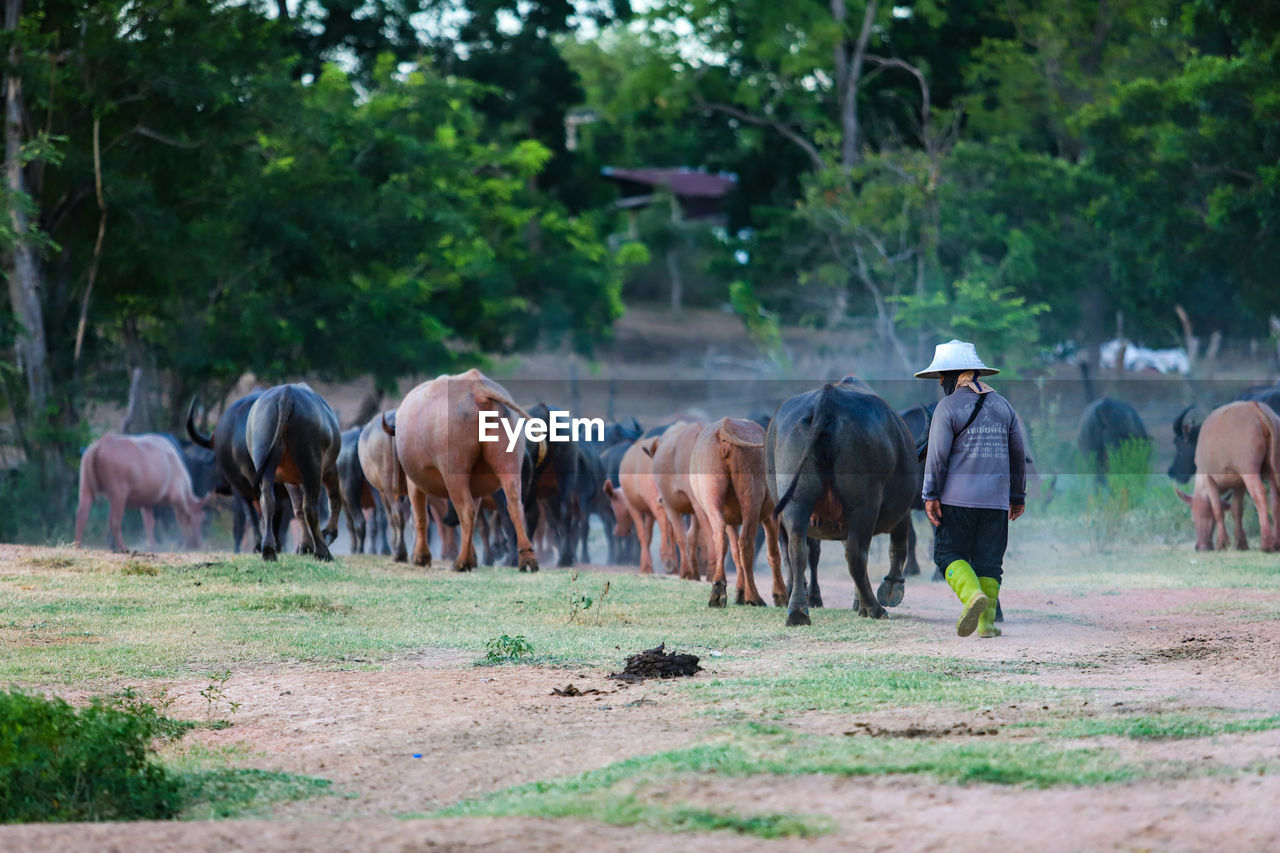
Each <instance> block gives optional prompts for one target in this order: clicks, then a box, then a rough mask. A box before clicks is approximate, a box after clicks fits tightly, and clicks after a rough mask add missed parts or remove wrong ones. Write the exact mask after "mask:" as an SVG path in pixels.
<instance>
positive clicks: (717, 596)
mask: <svg viewBox="0 0 1280 853" xmlns="http://www.w3.org/2000/svg"><path fill="white" fill-rule="evenodd" d="M728 603H729V596H728V595H726V594H725V586H724V581H716V582H715V583H713V584H712V585H711V600H710V601H708V602H707V606H708V607H724V606H725V605H727V604H728Z"/></svg>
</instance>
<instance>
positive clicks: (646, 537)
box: [628, 507, 655, 575]
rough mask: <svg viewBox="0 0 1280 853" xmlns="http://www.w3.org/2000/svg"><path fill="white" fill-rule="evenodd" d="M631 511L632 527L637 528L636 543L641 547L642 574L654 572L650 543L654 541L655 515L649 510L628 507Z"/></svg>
mask: <svg viewBox="0 0 1280 853" xmlns="http://www.w3.org/2000/svg"><path fill="white" fill-rule="evenodd" d="M628 511H629V512H630V513H631V522H632V527H634V528H635V530H636V544H637V545H638V546H639V547H640V574H642V575H651V574H653V555H652V554H650V553H649V544H650V543H651V542H652V541H653V522H654V520H655V519H654V517H653V516H652V515H650V514H649V513H647V512H640V511H639V510H637V509H635V508H634V507H628Z"/></svg>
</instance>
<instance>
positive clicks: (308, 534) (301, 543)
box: [280, 486, 316, 554]
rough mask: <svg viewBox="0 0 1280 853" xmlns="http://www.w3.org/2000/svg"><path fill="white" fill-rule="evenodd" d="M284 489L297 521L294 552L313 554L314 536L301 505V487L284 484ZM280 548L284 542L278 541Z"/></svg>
mask: <svg viewBox="0 0 1280 853" xmlns="http://www.w3.org/2000/svg"><path fill="white" fill-rule="evenodd" d="M284 488H285V491H286V492H287V493H288V496H289V507H290V508H291V510H292V511H293V520H294V521H296V522H297V523H298V544H297V547H295V548H294V553H295V554H314V553H315V552H316V537H315V536H314V535H313V534H312V531H311V527H310V525H308V524H307V513H306V511H305V510H304V509H303V507H302V489H301V487H299V486H285V487H284ZM280 550H281V551H283V550H284V542H283V541H281V543H280Z"/></svg>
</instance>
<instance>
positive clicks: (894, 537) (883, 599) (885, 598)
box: [876, 513, 918, 607]
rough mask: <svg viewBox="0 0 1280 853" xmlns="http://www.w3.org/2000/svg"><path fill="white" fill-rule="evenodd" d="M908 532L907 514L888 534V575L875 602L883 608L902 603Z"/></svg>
mask: <svg viewBox="0 0 1280 853" xmlns="http://www.w3.org/2000/svg"><path fill="white" fill-rule="evenodd" d="M910 531H911V514H910V513H908V514H907V515H906V516H905V517H904V518H903V519H902V521H900V522H898V525H897V526H896V527H894V528H893V530H892V531H891V532H890V533H889V574H887V575H885V577H884V580H883V581H882V582H881V583H880V588H879V589H877V590H876V600H877V601H879V602H880V603H881V604H883V605H884V606H885V607H897V606H898V605H899V604H901V603H902V595H903V592H904V591H905V587H906V582H905V580H904V579H903V571H902V567H903V566H904V565H905V564H906V562H907V559H908V555H909V554H910V542H911V535H910ZM917 571H918V570H917Z"/></svg>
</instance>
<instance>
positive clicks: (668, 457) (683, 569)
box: [653, 421, 705, 581]
mask: <svg viewBox="0 0 1280 853" xmlns="http://www.w3.org/2000/svg"><path fill="white" fill-rule="evenodd" d="M703 426H705V424H702V423H699V422H698V421H692V422H680V423H675V424H672V425H671V428H670V429H668V430H667V431H666V432H664V433H663V434H662V437H661V438H660V439H658V446H657V447H656V448H655V449H654V450H653V477H654V479H655V480H656V481H657V483H658V494H660V495H661V496H662V509H663V511H664V512H666V514H667V521H668V523H669V525H670V529H671V532H672V534H674V536H675V541H676V545H677V546H678V547H679V549H680V577H682V578H685V579H686V580H695V581H696V580H699V579H700V578H701V576H702V571H701V568H700V565H699V562H698V546H699V544H701V542H702V539H701V537H702V525H701V523H700V522H699V519H698V511H697V509H696V507H694V504H693V488H692V487H691V486H690V484H689V462H690V459H691V458H692V456H693V445H694V444H695V443H696V442H697V441H698V436H699V435H701V434H702V428H703ZM686 515H688V516H691V517H692V521H691V522H690V524H689V529H688V530H687V531H686V530H685V527H684V518H683V516H686Z"/></svg>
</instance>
